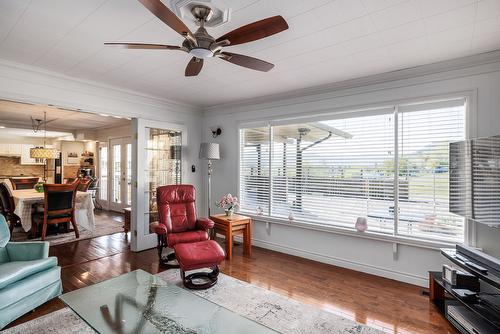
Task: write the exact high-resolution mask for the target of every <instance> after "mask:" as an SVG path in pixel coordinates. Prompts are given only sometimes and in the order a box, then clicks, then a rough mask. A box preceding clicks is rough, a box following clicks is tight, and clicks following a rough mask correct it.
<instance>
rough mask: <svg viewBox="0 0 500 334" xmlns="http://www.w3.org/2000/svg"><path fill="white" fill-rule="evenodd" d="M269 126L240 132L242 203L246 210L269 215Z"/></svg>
mask: <svg viewBox="0 0 500 334" xmlns="http://www.w3.org/2000/svg"><path fill="white" fill-rule="evenodd" d="M269 131H270V128H269V127H268V126H264V127H256V128H249V129H241V130H240V202H241V203H242V205H243V206H244V208H245V209H246V210H250V211H252V212H254V213H258V214H263V215H268V214H269V199H270V196H269V188H270V180H269V158H270V156H269V152H270V143H271V141H270V140H269V138H270V133H269Z"/></svg>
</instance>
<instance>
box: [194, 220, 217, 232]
mask: <svg viewBox="0 0 500 334" xmlns="http://www.w3.org/2000/svg"><path fill="white" fill-rule="evenodd" d="M212 227H214V222H213V221H212V220H210V219H208V218H198V220H196V228H197V229H198V230H205V231H206V230H208V229H210V228H212Z"/></svg>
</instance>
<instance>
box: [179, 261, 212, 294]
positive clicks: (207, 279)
mask: <svg viewBox="0 0 500 334" xmlns="http://www.w3.org/2000/svg"><path fill="white" fill-rule="evenodd" d="M218 276H219V266H215V268H212V271H211V272H197V273H193V274H189V275H187V276H186V273H185V272H184V270H182V269H181V279H182V284H183V285H184V286H185V287H186V288H188V289H191V290H206V289H208V288H211V287H213V286H214V285H215V284H216V283H217V277H218ZM196 279H201V280H202V281H204V283H194V282H193V280H196Z"/></svg>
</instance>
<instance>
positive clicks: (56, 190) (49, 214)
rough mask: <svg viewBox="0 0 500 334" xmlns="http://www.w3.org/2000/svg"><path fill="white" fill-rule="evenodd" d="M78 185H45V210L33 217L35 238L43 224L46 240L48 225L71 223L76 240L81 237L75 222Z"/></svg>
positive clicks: (43, 233) (76, 183)
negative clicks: (40, 225)
mask: <svg viewBox="0 0 500 334" xmlns="http://www.w3.org/2000/svg"><path fill="white" fill-rule="evenodd" d="M78 184H79V183H78V182H75V183H72V184H45V185H44V187H43V189H44V205H43V207H44V210H43V212H36V213H35V214H34V215H32V216H31V233H32V236H33V237H34V238H35V237H36V235H37V231H38V225H39V224H42V236H41V239H42V240H45V236H46V234H47V225H49V224H60V223H66V224H68V223H71V225H73V230H74V231H75V236H76V238H77V239H78V238H79V237H80V233H79V232H78V225H77V224H76V220H75V196H76V191H77V188H78Z"/></svg>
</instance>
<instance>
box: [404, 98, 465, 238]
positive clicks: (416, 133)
mask: <svg viewBox="0 0 500 334" xmlns="http://www.w3.org/2000/svg"><path fill="white" fill-rule="evenodd" d="M423 108H424V109H422V110H413V111H409V112H404V111H403V112H400V113H399V115H398V117H399V125H398V131H399V136H398V137H399V139H398V142H399V150H398V151H399V159H398V160H399V166H400V170H399V203H398V207H399V222H398V234H401V235H407V236H415V237H422V238H436V239H446V240H454V241H462V239H463V230H464V220H463V218H461V217H459V216H457V215H455V214H452V213H450V212H449V168H450V161H449V146H450V145H449V144H450V142H456V141H459V140H464V139H465V108H464V106H463V104H462V105H457V106H455V107H444V108H440V109H436V108H432V106H423Z"/></svg>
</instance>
